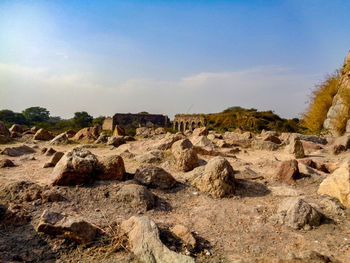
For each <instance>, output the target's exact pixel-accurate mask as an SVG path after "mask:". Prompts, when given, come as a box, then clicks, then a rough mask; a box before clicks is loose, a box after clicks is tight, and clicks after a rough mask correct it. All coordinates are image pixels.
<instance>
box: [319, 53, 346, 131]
mask: <svg viewBox="0 0 350 263" xmlns="http://www.w3.org/2000/svg"><path fill="white" fill-rule="evenodd" d="M342 94H348V95H347V96H349V94H350V52H349V54H348V56H347V57H346V59H345V62H344V66H343V68H342V69H341V77H340V80H339V89H338V93H337V94H336V95H335V96H334V98H333V103H332V106H331V107H330V108H329V110H328V113H327V119H326V120H325V121H324V123H323V127H324V128H326V129H328V130H329V131H330V132H331V133H333V134H335V135H339V134H337V133H338V132H337V131H336V129H335V127H336V126H339V124H338V123H337V122H339V119H340V118H339V115H343V116H345V115H348V114H349V110H350V109H349V106H350V105H348V103H345V101H344V99H343V97H342V96H344V95H342ZM343 121H344V123H343V124H342V125H343V126H346V132H347V133H349V132H350V123H349V120H346V119H344V120H343ZM346 122H348V124H346Z"/></svg>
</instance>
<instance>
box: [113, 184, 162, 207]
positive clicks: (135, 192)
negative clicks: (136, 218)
mask: <svg viewBox="0 0 350 263" xmlns="http://www.w3.org/2000/svg"><path fill="white" fill-rule="evenodd" d="M116 199H117V201H119V202H123V203H127V204H129V205H130V206H132V207H137V208H143V209H145V210H148V209H152V208H153V207H154V205H155V196H154V195H153V194H152V193H151V192H150V191H149V190H148V189H147V188H146V187H144V186H143V185H138V184H127V185H123V186H122V187H121V188H120V189H119V191H118V192H117V194H116Z"/></svg>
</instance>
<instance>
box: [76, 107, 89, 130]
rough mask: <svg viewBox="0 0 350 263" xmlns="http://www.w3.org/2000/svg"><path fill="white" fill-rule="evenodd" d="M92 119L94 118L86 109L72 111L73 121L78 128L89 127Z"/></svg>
mask: <svg viewBox="0 0 350 263" xmlns="http://www.w3.org/2000/svg"><path fill="white" fill-rule="evenodd" d="M93 119H94V118H93V117H92V116H91V115H89V113H87V112H86V111H80V112H76V113H74V118H73V121H74V124H75V125H76V126H77V127H78V128H84V127H89V126H90V125H91V123H92V121H93Z"/></svg>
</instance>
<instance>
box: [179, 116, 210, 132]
mask: <svg viewBox="0 0 350 263" xmlns="http://www.w3.org/2000/svg"><path fill="white" fill-rule="evenodd" d="M206 125H207V119H206V118H205V115H204V114H176V115H175V119H174V122H173V127H174V130H177V131H187V130H190V131H192V130H194V129H195V128H199V127H205V126H206Z"/></svg>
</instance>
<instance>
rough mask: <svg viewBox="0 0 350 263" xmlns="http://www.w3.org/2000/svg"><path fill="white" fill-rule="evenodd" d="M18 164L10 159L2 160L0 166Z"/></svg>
mask: <svg viewBox="0 0 350 263" xmlns="http://www.w3.org/2000/svg"><path fill="white" fill-rule="evenodd" d="M15 166H16V165H15V164H14V163H13V162H12V161H11V160H9V159H3V160H0V168H5V167H15Z"/></svg>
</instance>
